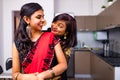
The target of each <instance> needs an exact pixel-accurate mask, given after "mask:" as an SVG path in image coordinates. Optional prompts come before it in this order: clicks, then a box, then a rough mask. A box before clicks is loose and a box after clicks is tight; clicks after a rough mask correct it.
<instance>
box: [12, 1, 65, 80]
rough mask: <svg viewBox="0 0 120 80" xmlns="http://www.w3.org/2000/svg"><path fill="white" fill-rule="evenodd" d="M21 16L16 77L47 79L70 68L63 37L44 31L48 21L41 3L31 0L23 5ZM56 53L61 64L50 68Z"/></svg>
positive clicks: (15, 47) (15, 51)
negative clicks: (63, 45)
mask: <svg viewBox="0 0 120 80" xmlns="http://www.w3.org/2000/svg"><path fill="white" fill-rule="evenodd" d="M20 16H21V19H20V23H19V27H18V30H17V32H16V35H15V40H14V44H13V48H12V49H13V50H12V51H13V52H12V58H13V65H12V76H13V79H15V80H45V79H49V78H52V77H54V76H57V75H60V74H61V73H62V72H64V71H65V70H66V69H67V62H66V59H65V56H64V54H63V52H62V49H61V46H60V43H59V41H60V39H59V38H58V37H56V36H54V34H53V33H50V32H42V31H41V29H42V27H43V26H44V24H45V19H44V11H43V8H42V7H41V6H40V5H39V4H38V3H27V4H25V5H23V6H22V8H21V11H20ZM54 52H55V55H56V58H57V61H58V64H57V65H56V66H54V67H52V68H50V65H51V62H52V60H53V57H54Z"/></svg>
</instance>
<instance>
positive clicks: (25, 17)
mask: <svg viewBox="0 0 120 80" xmlns="http://www.w3.org/2000/svg"><path fill="white" fill-rule="evenodd" d="M23 19H24V21H25V22H26V23H27V24H29V23H30V19H29V18H28V17H27V16H24V17H23Z"/></svg>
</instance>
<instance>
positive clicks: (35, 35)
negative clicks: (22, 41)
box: [31, 31, 43, 42]
mask: <svg viewBox="0 0 120 80" xmlns="http://www.w3.org/2000/svg"><path fill="white" fill-rule="evenodd" d="M42 33H43V32H41V31H36V32H32V34H31V40H32V41H33V42H35V41H37V40H38V38H39V37H40V36H41V34H42Z"/></svg>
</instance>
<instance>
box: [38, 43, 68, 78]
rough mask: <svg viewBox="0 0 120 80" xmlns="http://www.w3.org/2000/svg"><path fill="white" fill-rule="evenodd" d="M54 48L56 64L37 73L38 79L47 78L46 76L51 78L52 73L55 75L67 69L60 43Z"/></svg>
mask: <svg viewBox="0 0 120 80" xmlns="http://www.w3.org/2000/svg"><path fill="white" fill-rule="evenodd" d="M54 49H55V54H56V57H57V60H58V64H57V65H56V66H54V67H53V68H52V70H51V69H50V70H46V71H44V72H42V73H39V75H38V77H39V80H41V78H43V79H47V78H52V77H53V76H54V75H55V76H57V75H60V74H61V73H63V72H64V71H65V70H66V69H67V61H66V58H65V56H64V53H63V51H62V48H61V45H60V43H58V44H57V45H56V46H55V48H54Z"/></svg>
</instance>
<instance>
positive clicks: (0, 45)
mask: <svg viewBox="0 0 120 80" xmlns="http://www.w3.org/2000/svg"><path fill="white" fill-rule="evenodd" d="M2 3H3V2H2V1H0V10H1V11H0V37H1V39H0V65H1V66H2V67H3V56H4V55H3V54H4V53H3V36H2V35H3V24H2V23H3V20H2V18H3V15H2V10H3V7H2Z"/></svg>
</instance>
